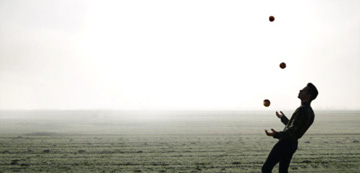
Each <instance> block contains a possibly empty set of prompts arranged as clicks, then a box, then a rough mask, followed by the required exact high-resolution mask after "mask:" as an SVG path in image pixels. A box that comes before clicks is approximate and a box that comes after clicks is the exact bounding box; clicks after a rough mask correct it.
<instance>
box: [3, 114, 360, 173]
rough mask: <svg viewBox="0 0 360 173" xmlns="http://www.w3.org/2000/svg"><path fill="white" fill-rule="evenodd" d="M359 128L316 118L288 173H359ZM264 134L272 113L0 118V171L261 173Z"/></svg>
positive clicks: (335, 118) (358, 118) (337, 117)
mask: <svg viewBox="0 0 360 173" xmlns="http://www.w3.org/2000/svg"><path fill="white" fill-rule="evenodd" d="M285 113H286V114H287V115H288V116H290V114H291V113H292V112H291V111H289V112H285ZM359 124H360V112H358V111H352V112H318V113H317V114H316V120H315V124H313V126H312V127H311V129H310V130H309V131H308V133H307V134H306V135H305V136H304V137H303V138H302V139H300V141H299V149H298V150H297V152H296V154H295V155H294V157H293V160H292V163H291V165H290V172H358V171H359V170H360V164H359V163H360V143H359V140H360V127H359ZM271 127H273V128H275V129H278V130H280V129H282V127H283V126H282V124H281V123H280V121H278V119H276V117H275V115H274V113H273V112H257V113H254V112H234V111H227V112H215V111H211V112H200V111H196V112H115V111H106V112H99V111H97V112H93V111H61V112H59V111H58V112H52V111H40V112H39V111H32V112H19V111H10V112H9V111H6V112H5V111H2V112H1V114H0V172H260V170H261V166H262V164H263V163H264V161H265V159H266V157H267V155H268V153H269V151H270V150H271V148H272V146H273V145H274V144H275V142H276V140H275V139H272V138H270V137H267V136H265V134H264V132H263V130H264V129H265V128H266V129H269V128H271ZM273 172H277V167H276V168H275V169H274V171H273Z"/></svg>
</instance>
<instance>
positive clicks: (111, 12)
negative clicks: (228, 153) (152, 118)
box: [0, 0, 360, 110]
mask: <svg viewBox="0 0 360 173" xmlns="http://www.w3.org/2000/svg"><path fill="white" fill-rule="evenodd" d="M270 15H273V16H275V21H274V22H269V20H268V18H269V16H270ZM281 62H285V63H286V64H287V68H285V69H280V68H279V64H280V63H281ZM359 76H360V1H359V0H344V1H338V0H322V1H321V0H318V1H313V0H307V1H289V0H286V1H276V0H274V1H269V0H264V1H239V0H226V1H221V0H217V1H214V0H181V1H172V0H151V1H149V0H136V1H133V0H127V1H109V0H101V1H100V0H99V1H89V0H83V1H78V0H32V1H29V0H1V1H0V109H119V110H122V109H177V110H179V109H209V110H219V109H220V110H226V109H231V110H282V109H291V110H293V109H295V108H296V107H297V106H299V105H300V101H299V99H298V98H297V95H298V92H299V90H300V89H302V88H303V87H305V85H306V84H307V83H308V82H312V83H313V84H315V85H316V86H317V88H318V90H319V96H318V98H317V99H316V100H315V101H314V102H313V103H312V107H313V109H316V110H332V109H351V110H354V109H360V100H359V99H360V77H359ZM264 99H269V100H270V101H271V105H270V107H264V106H263V104H262V103H263V100H264Z"/></svg>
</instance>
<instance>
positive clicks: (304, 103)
mask: <svg viewBox="0 0 360 173" xmlns="http://www.w3.org/2000/svg"><path fill="white" fill-rule="evenodd" d="M310 103H311V101H308V100H301V105H309V106H310Z"/></svg>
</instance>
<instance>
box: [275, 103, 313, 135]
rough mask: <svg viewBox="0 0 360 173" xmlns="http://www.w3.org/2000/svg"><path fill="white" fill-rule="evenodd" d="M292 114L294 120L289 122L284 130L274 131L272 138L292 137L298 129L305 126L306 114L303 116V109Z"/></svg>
mask: <svg viewBox="0 0 360 173" xmlns="http://www.w3.org/2000/svg"><path fill="white" fill-rule="evenodd" d="M293 116H295V117H294V120H293V121H292V122H290V123H291V124H290V125H289V126H288V128H286V129H285V130H284V131H280V132H277V133H275V134H274V135H273V137H274V138H278V139H287V138H293V137H294V135H295V134H296V133H297V132H298V131H299V129H301V127H303V126H305V124H306V121H307V116H305V114H304V111H303V110H299V111H297V112H296V113H295V114H294V115H293ZM288 121H289V120H288ZM295 138H297V137H295Z"/></svg>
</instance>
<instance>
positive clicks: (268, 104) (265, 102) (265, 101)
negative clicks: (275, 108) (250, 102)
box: [264, 99, 270, 107]
mask: <svg viewBox="0 0 360 173" xmlns="http://www.w3.org/2000/svg"><path fill="white" fill-rule="evenodd" d="M264 106H265V107H268V106H270V100H268V99H265V100H264Z"/></svg>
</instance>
